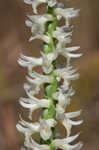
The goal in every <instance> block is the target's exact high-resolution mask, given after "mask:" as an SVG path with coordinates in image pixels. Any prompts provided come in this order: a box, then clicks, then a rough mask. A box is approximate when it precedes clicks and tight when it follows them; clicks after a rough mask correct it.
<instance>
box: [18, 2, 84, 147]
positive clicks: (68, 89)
mask: <svg viewBox="0 0 99 150" xmlns="http://www.w3.org/2000/svg"><path fill="white" fill-rule="evenodd" d="M24 2H25V3H26V4H28V5H31V6H32V8H33V13H34V15H31V16H27V20H26V21H25V24H26V26H27V27H29V28H30V29H31V37H30V38H29V41H32V40H36V39H39V40H42V41H43V50H42V51H40V57H38V58H34V57H31V56H25V55H23V54H21V55H20V58H19V59H18V63H19V65H21V66H22V67H25V68H27V70H28V75H27V76H26V79H27V83H24V90H25V92H26V95H27V98H23V97H21V98H20V99H19V103H20V105H21V106H22V107H23V108H25V109H28V110H29V117H28V119H29V120H30V121H25V120H23V119H22V118H21V117H20V121H19V123H18V124H17V125H16V128H17V130H18V131H19V132H21V133H22V134H24V136H25V141H24V146H25V148H27V150H28V149H31V150H56V149H62V150H80V149H81V148H82V146H83V144H82V142H78V143H77V144H74V145H73V144H71V142H73V141H74V140H76V139H77V138H78V137H79V135H80V133H78V134H76V135H72V132H71V131H72V130H71V129H72V126H78V125H80V124H81V123H83V120H78V121H77V120H76V121H75V120H73V119H74V118H76V117H78V116H80V114H81V110H79V111H75V112H71V111H69V112H68V106H69V105H70V103H71V97H72V96H73V95H74V94H75V90H73V88H72V81H73V80H76V79H78V77H79V74H78V73H77V70H78V69H74V68H73V67H72V65H71V59H72V58H79V57H80V56H82V53H79V54H78V53H76V52H77V50H78V49H79V48H80V47H79V46H72V47H71V46H70V47H69V46H67V45H69V44H70V43H71V41H72V34H73V32H72V28H73V26H71V25H70V20H71V18H74V17H77V16H78V15H79V9H77V10H75V9H74V8H67V2H65V3H63V2H61V3H59V2H58V0H24ZM41 4H45V5H46V13H45V14H39V11H38V6H40V5H41ZM65 6H66V8H65ZM62 17H63V18H64V19H65V23H64V25H62V26H58V21H60V20H61V18H62ZM60 55H61V56H63V57H64V58H65V60H66V65H61V64H59V59H58V57H59V56H60ZM59 65H61V66H59ZM37 66H39V67H41V69H42V73H39V72H36V71H35V70H36V68H35V67H37ZM34 69H35V70H34ZM38 71H39V70H38ZM41 89H42V90H41ZM41 91H42V92H43V96H42V98H37V97H38V95H37V94H40V92H41ZM35 110H39V113H38V116H39V118H38V121H36V122H34V121H33V115H34V113H35ZM59 123H60V125H62V126H63V127H64V128H65V130H66V135H65V138H63V139H62V138H60V137H61V133H59V130H58V124H59ZM36 134H38V136H39V138H38V139H37V140H34V136H35V135H36Z"/></svg>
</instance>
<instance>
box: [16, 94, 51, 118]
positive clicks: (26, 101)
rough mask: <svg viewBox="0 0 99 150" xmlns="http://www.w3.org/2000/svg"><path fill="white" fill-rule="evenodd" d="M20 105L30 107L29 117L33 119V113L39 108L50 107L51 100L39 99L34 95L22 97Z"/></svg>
mask: <svg viewBox="0 0 99 150" xmlns="http://www.w3.org/2000/svg"><path fill="white" fill-rule="evenodd" d="M19 102H20V105H21V106H22V107H24V108H27V109H29V119H32V113H33V111H35V110H36V109H39V108H48V107H49V106H50V100H46V99H40V100H39V99H38V98H36V97H34V96H32V98H31V99H30V98H20V100H19Z"/></svg>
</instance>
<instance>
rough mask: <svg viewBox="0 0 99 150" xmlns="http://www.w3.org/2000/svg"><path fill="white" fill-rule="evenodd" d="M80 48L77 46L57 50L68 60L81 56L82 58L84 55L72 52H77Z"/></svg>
mask: <svg viewBox="0 0 99 150" xmlns="http://www.w3.org/2000/svg"><path fill="white" fill-rule="evenodd" d="M79 48H80V47H79V46H75V47H68V48H62V49H58V48H57V49H56V50H58V53H60V54H61V55H63V56H64V57H66V58H68V57H69V58H78V57H80V56H82V54H72V53H71V52H74V51H77V50H78V49H79Z"/></svg>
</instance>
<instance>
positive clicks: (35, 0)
mask: <svg viewBox="0 0 99 150" xmlns="http://www.w3.org/2000/svg"><path fill="white" fill-rule="evenodd" d="M24 2H25V3H26V4H29V5H32V8H33V10H34V13H35V14H37V7H38V6H39V5H40V4H42V3H45V2H46V0H24Z"/></svg>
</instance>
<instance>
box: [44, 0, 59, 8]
mask: <svg viewBox="0 0 99 150" xmlns="http://www.w3.org/2000/svg"><path fill="white" fill-rule="evenodd" d="M46 1H47V2H48V6H50V7H53V6H55V5H56V3H57V0H46Z"/></svg>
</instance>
